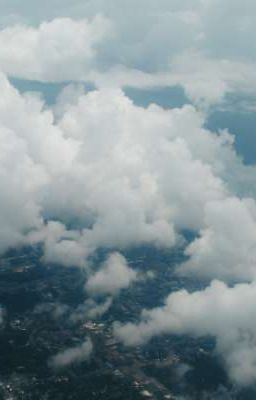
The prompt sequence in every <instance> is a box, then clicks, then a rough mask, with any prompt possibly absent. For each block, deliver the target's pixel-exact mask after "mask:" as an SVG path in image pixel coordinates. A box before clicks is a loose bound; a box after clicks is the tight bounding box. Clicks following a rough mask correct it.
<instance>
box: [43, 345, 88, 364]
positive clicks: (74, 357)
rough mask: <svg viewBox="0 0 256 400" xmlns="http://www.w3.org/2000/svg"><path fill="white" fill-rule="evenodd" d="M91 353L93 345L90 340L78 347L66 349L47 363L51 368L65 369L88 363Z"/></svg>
mask: <svg viewBox="0 0 256 400" xmlns="http://www.w3.org/2000/svg"><path fill="white" fill-rule="evenodd" d="M92 351H93V344H92V341H91V339H90V338H88V339H86V341H85V342H84V343H82V344H81V345H79V346H76V347H71V348H69V349H66V350H64V351H62V352H60V353H58V354H56V355H55V356H54V357H52V358H51V360H50V361H49V365H50V366H51V367H52V368H66V367H68V366H69V365H71V364H78V363H82V362H84V361H88V359H89V358H90V356H91V354H92Z"/></svg>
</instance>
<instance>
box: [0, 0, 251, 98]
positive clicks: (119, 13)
mask: <svg viewBox="0 0 256 400" xmlns="http://www.w3.org/2000/svg"><path fill="white" fill-rule="evenodd" d="M1 10H2V11H3V13H2V19H1V20H2V24H1V25H2V29H1V31H0V44H1V46H0V67H1V68H2V69H3V70H4V71H5V72H6V73H7V74H9V75H15V76H19V77H23V78H27V79H38V80H43V81H45V80H48V81H49V80H50V81H52V80H57V81H60V80H70V79H71V80H81V79H82V80H92V81H95V82H96V83H97V84H99V85H132V86H146V87H147V86H159V85H160V86H166V85H174V84H180V85H182V86H183V87H184V88H185V90H186V92H187V94H188V96H189V97H190V98H191V99H192V100H193V101H195V102H196V103H197V104H205V103H206V104H212V103H215V102H219V101H221V100H222V99H223V97H224V96H225V94H227V93H230V92H235V93H236V92H237V91H246V92H249V93H252V91H253V90H254V88H255V85H256V76H255V57H254V53H255V51H253V48H252V44H251V37H253V36H254V35H255V18H254V15H255V4H254V2H253V0H247V1H246V2H244V3H243V5H242V6H241V3H239V1H238V0H237V1H235V2H232V1H231V0H229V1H226V2H225V4H222V2H220V1H218V0H214V1H203V0H193V1H185V0H183V1H179V2H178V1H176V0H172V1H166V0H161V1H158V3H157V5H156V3H155V1H145V0H140V1H139V2H138V1H136V2H135V1H129V4H128V3H127V2H126V1H125V0H121V1H119V0H111V1H108V2H106V1H105V0H97V1H94V2H82V1H79V0H77V1H74V2H72V5H71V4H70V2H61V3H60V2H58V1H55V2H52V1H51V2H50V1H49V0H47V1H46V2H45V7H44V11H41V10H40V13H38V10H37V9H35V5H34V4H31V2H30V1H28V2H27V4H26V6H24V5H22V7H20V6H19V5H18V4H17V2H16V1H14V0H13V1H10V2H8V5H6V4H3V5H1ZM134 10H136V13H134ZM42 20H43V21H42ZM45 20H47V21H50V22H45ZM131 26H132V27H133V29H131ZM248 43H250V46H249V45H248Z"/></svg>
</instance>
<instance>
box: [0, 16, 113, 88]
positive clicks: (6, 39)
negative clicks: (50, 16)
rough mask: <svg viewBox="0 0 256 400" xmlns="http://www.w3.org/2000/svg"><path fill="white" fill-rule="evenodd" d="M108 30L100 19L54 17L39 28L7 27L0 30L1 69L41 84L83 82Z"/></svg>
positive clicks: (105, 23)
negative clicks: (48, 82)
mask: <svg viewBox="0 0 256 400" xmlns="http://www.w3.org/2000/svg"><path fill="white" fill-rule="evenodd" d="M109 31H110V23H109V22H108V21H107V20H106V19H105V18H103V17H101V16H96V17H95V18H93V19H92V20H91V21H89V20H87V19H83V20H72V19H70V18H57V19H54V20H53V21H51V22H42V23H41V24H40V26H39V27H38V28H34V27H27V26H23V25H16V26H11V27H7V28H5V29H3V30H2V31H0V48H1V51H0V69H1V70H2V71H3V72H5V73H7V74H8V75H10V76H15V77H19V78H24V79H34V80H40V81H65V80H70V79H75V80H80V79H85V77H86V74H87V73H88V71H89V70H90V68H91V66H92V63H93V60H94V58H95V55H96V53H97V50H96V47H97V44H98V43H99V42H100V41H101V40H102V39H103V38H104V37H105V35H107V33H108V32H109Z"/></svg>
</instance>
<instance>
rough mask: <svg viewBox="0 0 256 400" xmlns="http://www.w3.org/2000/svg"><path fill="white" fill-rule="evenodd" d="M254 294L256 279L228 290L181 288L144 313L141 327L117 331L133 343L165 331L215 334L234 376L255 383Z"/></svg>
mask: <svg viewBox="0 0 256 400" xmlns="http://www.w3.org/2000/svg"><path fill="white" fill-rule="evenodd" d="M255 295H256V284H255V282H254V283H251V284H239V285H236V286H234V287H233V288H229V287H227V286H226V285H225V284H224V283H223V282H219V281H214V282H212V283H211V285H210V286H209V287H208V288H206V289H205V290H203V291H198V292H194V293H188V292H187V291H186V290H180V291H178V292H176V293H173V294H171V295H169V297H168V298H167V299H166V301H165V305H164V306H163V307H159V308H155V309H152V310H145V311H143V313H142V317H141V319H142V320H141V322H139V323H138V324H137V325H134V324H132V323H128V324H124V325H120V324H116V325H115V334H116V336H117V337H118V338H119V339H120V340H122V341H123V342H124V343H125V344H127V345H132V346H133V345H137V344H141V343H144V342H145V341H148V340H149V339H151V338H152V336H154V335H159V334H166V333H171V334H186V335H191V336H194V337H203V336H206V335H210V336H215V337H216V346H217V347H216V350H217V352H218V353H219V355H220V357H222V358H223V359H224V362H225V365H226V367H227V370H228V373H229V375H230V377H231V379H232V380H234V381H235V382H236V383H238V384H239V385H248V384H251V383H254V382H255V381H256V373H255V362H256V334H255V332H256V325H255V320H256V319H255V305H254V299H255Z"/></svg>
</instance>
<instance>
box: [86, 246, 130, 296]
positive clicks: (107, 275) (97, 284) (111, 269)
mask: <svg viewBox="0 0 256 400" xmlns="http://www.w3.org/2000/svg"><path fill="white" fill-rule="evenodd" d="M136 279H137V273H136V271H134V270H133V269H131V268H129V266H128V264H127V261H126V259H125V258H124V257H123V256H122V255H121V254H119V253H112V254H110V256H109V257H108V259H107V260H106V261H105V262H104V264H103V266H102V267H101V269H100V270H99V271H98V272H96V273H95V274H94V275H92V276H90V277H89V279H88V281H87V282H86V290H87V292H88V293H90V294H111V295H114V294H116V293H118V292H119V291H120V289H125V288H128V286H129V285H130V284H131V283H132V282H134V281H136Z"/></svg>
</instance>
